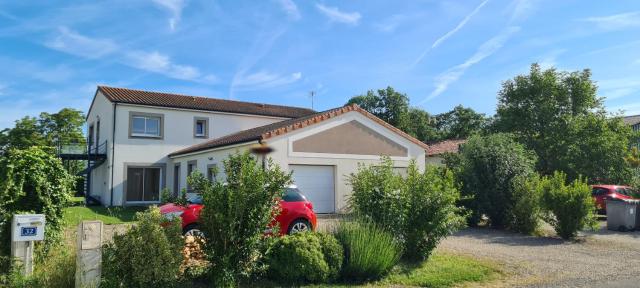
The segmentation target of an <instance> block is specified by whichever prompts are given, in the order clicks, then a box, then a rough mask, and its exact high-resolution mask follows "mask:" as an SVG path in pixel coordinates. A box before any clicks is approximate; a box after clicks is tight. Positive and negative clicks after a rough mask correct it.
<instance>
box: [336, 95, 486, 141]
mask: <svg viewBox="0 0 640 288" xmlns="http://www.w3.org/2000/svg"><path fill="white" fill-rule="evenodd" d="M354 103H355V104H358V105H359V106H360V107H361V108H363V109H365V110H367V111H369V112H370V113H371V114H373V115H375V116H377V117H378V118H380V119H382V120H384V121H386V122H387V123H389V124H391V125H393V126H395V127H396V128H398V129H400V130H402V131H404V132H405V133H407V134H409V135H411V136H413V137H415V138H416V139H418V140H420V141H423V142H434V141H440V140H445V139H452V138H467V137H469V136H471V135H473V134H475V133H478V132H480V131H481V130H482V129H484V128H485V126H486V123H487V118H486V117H485V115H484V114H481V113H477V112H475V111H474V110H473V109H471V108H465V107H463V106H461V105H458V106H456V107H455V108H454V109H453V110H451V111H449V112H446V113H442V114H438V115H435V116H432V115H430V114H429V113H428V112H427V111H425V110H423V109H420V108H417V107H411V106H410V105H409V97H408V96H407V95H406V94H402V93H400V92H397V91H396V90H395V89H393V88H392V87H387V88H386V89H380V90H377V91H373V90H370V91H367V94H365V95H359V96H355V97H353V98H351V99H349V101H348V102H347V104H354Z"/></svg>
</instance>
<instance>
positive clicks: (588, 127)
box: [492, 64, 630, 182]
mask: <svg viewBox="0 0 640 288" xmlns="http://www.w3.org/2000/svg"><path fill="white" fill-rule="evenodd" d="M596 91H597V87H596V85H595V83H594V82H593V81H592V80H591V72H590V71H589V70H588V69H585V70H583V71H579V72H559V71H557V70H555V69H553V68H551V69H547V70H543V69H541V68H540V66H539V65H537V64H533V65H532V66H531V70H530V72H529V74H528V75H520V76H516V77H515V78H513V79H511V80H507V81H505V82H504V83H503V84H502V90H501V91H500V92H499V93H498V108H497V113H496V117H495V122H494V126H493V127H492V128H493V129H494V130H495V131H500V132H509V133H513V134H514V135H516V137H517V139H518V140H519V141H520V142H521V143H523V144H524V145H525V146H526V147H527V148H529V149H532V150H533V151H535V152H536V154H537V155H538V162H537V169H538V170H539V171H540V172H541V173H542V174H544V175H550V174H551V173H553V171H556V170H561V171H565V172H566V173H567V174H568V176H569V178H570V179H576V178H577V177H578V176H579V175H584V176H587V177H589V178H590V179H604V180H605V181H612V182H624V181H625V180H627V178H628V177H629V171H628V169H627V168H626V165H625V163H624V159H623V158H624V156H625V155H626V153H627V152H626V150H627V147H628V143H629V137H630V134H629V133H630V128H629V127H627V126H625V125H624V124H623V123H622V122H621V121H620V119H618V118H615V117H613V118H610V117H607V115H606V113H605V111H604V107H603V105H602V99H601V98H598V97H597V95H596Z"/></svg>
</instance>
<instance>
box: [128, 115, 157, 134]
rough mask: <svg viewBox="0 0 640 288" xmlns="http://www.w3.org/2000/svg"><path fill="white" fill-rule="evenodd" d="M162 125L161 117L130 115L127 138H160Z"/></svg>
mask: <svg viewBox="0 0 640 288" xmlns="http://www.w3.org/2000/svg"><path fill="white" fill-rule="evenodd" d="M162 124H163V123H162V115H158V114H143V113H140V114H136V113H132V114H131V117H130V126H129V127H130V132H129V136H131V137H146V138H162Z"/></svg>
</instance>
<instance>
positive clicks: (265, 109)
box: [94, 86, 316, 118]
mask: <svg viewBox="0 0 640 288" xmlns="http://www.w3.org/2000/svg"><path fill="white" fill-rule="evenodd" d="M97 91H100V92H102V94H103V95H104V96H105V97H106V98H107V99H108V100H109V101H111V102H114V103H126V104H135V105H146V106H156V107H168V108H182V109H193V110H206V111H216V112H226V113H238V114H250V115H261V116H271V117H281V118H299V117H302V116H306V115H310V114H313V113H316V111H314V110H311V109H307V108H300V107H291V106H281V105H271V104H262V103H252V102H242V101H233V100H224V99H215V98H207V97H198V96H189V95H181V94H173V93H164V92H152V91H143V90H134V89H128V88H117V87H109V86H98V90H97ZM97 91H96V93H97ZM94 97H95V96H94Z"/></svg>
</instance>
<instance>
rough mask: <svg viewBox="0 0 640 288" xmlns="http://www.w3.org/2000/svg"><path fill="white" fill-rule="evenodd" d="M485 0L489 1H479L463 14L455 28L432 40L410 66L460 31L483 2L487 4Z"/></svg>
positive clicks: (476, 12)
mask: <svg viewBox="0 0 640 288" xmlns="http://www.w3.org/2000/svg"><path fill="white" fill-rule="evenodd" d="M487 2H489V0H484V1H482V3H480V5H478V6H477V7H476V8H475V9H473V11H471V13H469V14H468V15H467V16H465V17H464V19H462V21H460V23H458V25H456V27H455V28H453V29H452V30H450V31H449V32H447V33H445V34H444V35H442V36H440V38H438V39H436V41H434V42H433V44H431V47H428V48H427V49H425V50H424V51H423V52H422V54H420V56H418V58H417V59H416V60H415V61H414V62H413V65H412V66H415V65H416V64H418V63H420V61H422V59H423V58H424V57H425V56H426V55H427V53H428V52H429V50H431V49H434V48H436V47H438V46H440V44H442V43H443V42H444V41H445V40H447V39H449V37H451V36H453V35H454V34H456V33H457V32H458V31H460V29H462V27H464V25H467V22H469V20H471V18H473V16H474V15H476V14H478V12H479V11H480V9H482V7H483V6H484V5H485V4H487Z"/></svg>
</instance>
